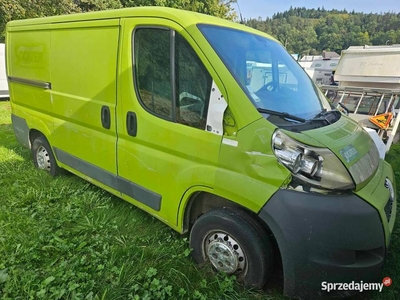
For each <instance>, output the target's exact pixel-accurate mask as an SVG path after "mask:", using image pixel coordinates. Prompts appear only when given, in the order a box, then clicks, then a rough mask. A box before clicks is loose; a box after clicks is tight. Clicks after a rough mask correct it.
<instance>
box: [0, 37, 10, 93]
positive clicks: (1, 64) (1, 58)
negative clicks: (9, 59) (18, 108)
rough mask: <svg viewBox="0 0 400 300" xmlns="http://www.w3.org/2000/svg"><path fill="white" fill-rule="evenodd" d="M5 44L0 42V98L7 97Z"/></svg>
mask: <svg viewBox="0 0 400 300" xmlns="http://www.w3.org/2000/svg"><path fill="white" fill-rule="evenodd" d="M4 46H5V45H4V44H1V43H0V98H8V97H9V96H10V95H9V92H8V83H7V75H6V56H5V47H4Z"/></svg>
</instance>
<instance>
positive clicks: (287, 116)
mask: <svg viewBox="0 0 400 300" xmlns="http://www.w3.org/2000/svg"><path fill="white" fill-rule="evenodd" d="M257 111H259V112H260V113H263V114H270V115H274V116H278V117H281V118H283V119H290V120H294V121H298V122H302V123H304V122H305V121H307V120H306V119H303V118H300V117H298V116H295V115H291V114H289V113H287V112H281V111H275V110H270V109H266V108H261V107H258V108H257Z"/></svg>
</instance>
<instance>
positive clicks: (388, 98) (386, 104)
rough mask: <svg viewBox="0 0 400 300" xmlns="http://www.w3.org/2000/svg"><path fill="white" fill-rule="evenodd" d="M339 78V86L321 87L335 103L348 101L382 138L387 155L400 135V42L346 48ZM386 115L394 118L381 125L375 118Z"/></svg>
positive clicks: (358, 117) (363, 122)
mask: <svg viewBox="0 0 400 300" xmlns="http://www.w3.org/2000/svg"><path fill="white" fill-rule="evenodd" d="M335 81H339V85H338V86H332V85H324V86H322V87H321V88H322V90H323V91H324V92H325V95H326V96H327V97H329V98H330V99H331V101H332V103H333V104H334V105H338V104H339V103H340V104H342V105H344V107H345V108H346V109H347V110H348V111H349V115H350V116H351V117H352V118H353V119H355V120H356V121H358V122H359V123H360V124H361V125H363V126H364V127H365V128H367V129H368V132H369V133H370V135H371V136H373V138H375V139H376V135H378V136H379V137H380V138H381V140H382V142H378V143H377V146H378V148H380V149H381V157H382V156H384V154H385V153H386V152H387V151H389V149H390V146H391V145H392V143H394V142H397V140H398V139H399V136H398V134H397V129H398V127H399V123H400V114H399V110H400V45H390V46H352V47H349V49H347V50H343V51H342V55H341V58H340V61H339V64H338V66H337V69H336V72H335ZM340 104H339V105H340ZM384 115H385V116H386V117H388V116H389V117H390V118H391V120H390V122H389V120H388V122H386V124H383V125H382V126H381V125H380V124H378V125H380V126H377V125H376V123H377V122H374V120H376V119H377V118H378V119H379V118H380V116H384ZM374 117H375V118H374ZM383 120H385V119H384V118H383ZM382 143H383V145H384V146H382ZM382 152H383V155H382Z"/></svg>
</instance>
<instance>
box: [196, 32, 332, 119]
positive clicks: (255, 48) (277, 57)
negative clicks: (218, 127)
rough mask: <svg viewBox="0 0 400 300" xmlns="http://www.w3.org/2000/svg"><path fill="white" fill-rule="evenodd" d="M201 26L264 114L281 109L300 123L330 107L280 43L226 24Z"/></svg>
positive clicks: (251, 99)
mask: <svg viewBox="0 0 400 300" xmlns="http://www.w3.org/2000/svg"><path fill="white" fill-rule="evenodd" d="M198 27H199V29H200V31H201V32H202V33H203V35H204V36H205V38H206V39H207V40H208V42H209V43H210V44H211V46H212V47H213V48H214V50H215V51H216V53H217V54H218V56H219V57H220V58H221V60H222V61H223V62H224V64H225V65H226V67H227V68H228V69H229V71H230V72H231V74H232V75H233V77H234V78H235V79H236V80H237V82H238V83H239V85H240V86H241V87H242V89H243V90H244V91H245V93H246V94H247V95H248V97H249V99H250V101H252V103H253V104H254V106H255V107H256V108H257V109H258V110H259V111H260V112H261V113H263V112H267V111H270V112H282V113H285V114H286V115H288V114H290V115H291V116H294V117H297V118H293V120H294V121H295V122H300V121H301V120H302V119H303V120H304V119H305V120H308V119H310V118H314V117H315V116H316V115H318V114H320V113H321V112H322V111H325V112H326V111H329V110H331V107H330V105H329V103H328V101H327V100H326V98H325V96H324V95H323V94H322V93H321V91H320V90H319V89H318V87H316V85H315V84H314V83H313V82H312V80H311V79H310V78H309V77H308V76H307V74H306V73H305V72H304V70H303V69H302V68H301V67H300V66H299V64H298V63H297V62H296V61H295V60H294V59H293V58H292V56H291V55H290V54H289V53H288V52H287V51H286V50H285V48H284V47H283V46H282V45H280V44H279V43H278V42H276V41H274V40H271V39H268V38H265V37H263V36H260V35H256V34H252V33H249V32H245V31H240V30H236V29H231V28H226V27H220V26H213V25H205V24H201V25H198ZM296 119H297V120H296Z"/></svg>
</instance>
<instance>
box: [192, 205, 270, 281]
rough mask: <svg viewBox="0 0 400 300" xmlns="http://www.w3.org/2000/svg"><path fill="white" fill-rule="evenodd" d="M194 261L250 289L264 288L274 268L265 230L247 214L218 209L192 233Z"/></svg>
mask: <svg viewBox="0 0 400 300" xmlns="http://www.w3.org/2000/svg"><path fill="white" fill-rule="evenodd" d="M190 247H191V248H192V249H193V251H192V256H193V259H194V260H195V261H196V262H197V263H198V264H204V263H207V262H210V263H211V265H212V267H213V269H214V270H216V271H217V272H224V273H227V274H232V275H235V276H236V277H237V278H238V280H239V281H242V282H243V283H244V285H245V286H247V287H254V288H262V286H263V285H264V284H265V283H266V282H267V281H268V279H269V277H270V275H271V271H272V265H273V252H272V247H271V244H270V242H269V239H268V236H267V233H266V232H265V230H264V229H263V228H262V227H261V226H260V225H259V224H258V223H257V222H256V221H255V220H254V219H253V218H252V217H251V216H250V215H248V214H247V213H245V212H243V211H241V210H238V209H232V208H220V209H214V210H211V211H209V212H207V213H206V214H204V215H202V216H201V217H200V218H198V219H197V221H196V222H195V224H194V225H193V227H192V230H191V232H190Z"/></svg>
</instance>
